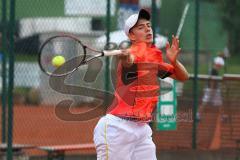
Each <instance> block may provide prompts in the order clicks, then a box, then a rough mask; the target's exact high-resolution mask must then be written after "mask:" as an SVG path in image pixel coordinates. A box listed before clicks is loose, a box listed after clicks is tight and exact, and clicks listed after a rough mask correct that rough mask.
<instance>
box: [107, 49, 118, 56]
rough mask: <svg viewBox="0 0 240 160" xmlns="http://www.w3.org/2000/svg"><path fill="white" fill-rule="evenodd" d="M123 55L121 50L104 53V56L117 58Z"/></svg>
mask: <svg viewBox="0 0 240 160" xmlns="http://www.w3.org/2000/svg"><path fill="white" fill-rule="evenodd" d="M120 54H122V51H121V50H112V51H103V56H116V55H120Z"/></svg>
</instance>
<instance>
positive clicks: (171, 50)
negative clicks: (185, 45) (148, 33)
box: [166, 36, 189, 81]
mask: <svg viewBox="0 0 240 160" xmlns="http://www.w3.org/2000/svg"><path fill="white" fill-rule="evenodd" d="M180 51H181V48H179V39H178V38H177V37H175V36H173V37H172V45H170V44H169V43H167V45H166V56H167V59H168V60H169V61H170V63H171V64H172V65H173V66H174V73H173V74H172V75H171V76H170V77H171V78H173V79H176V80H179V81H186V80H188V79H189V74H188V72H187V70H186V68H185V67H184V66H183V65H182V64H181V63H180V62H179V61H178V60H177V57H178V55H179V53H180Z"/></svg>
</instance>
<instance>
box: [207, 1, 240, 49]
mask: <svg viewBox="0 0 240 160" xmlns="http://www.w3.org/2000/svg"><path fill="white" fill-rule="evenodd" d="M205 1H207V2H211V3H215V4H216V5H218V6H219V9H220V11H221V15H220V17H221V20H222V24H223V28H224V29H225V30H226V32H227V34H228V47H229V49H230V52H231V53H232V54H237V53H238V52H239V49H240V9H239V8H240V0H230V1H229V0H205Z"/></svg>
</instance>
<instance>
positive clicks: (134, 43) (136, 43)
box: [131, 41, 152, 47]
mask: <svg viewBox="0 0 240 160" xmlns="http://www.w3.org/2000/svg"><path fill="white" fill-rule="evenodd" d="M131 43H132V44H133V45H138V44H143V43H145V44H146V46H147V47H152V43H147V42H135V41H132V42H131Z"/></svg>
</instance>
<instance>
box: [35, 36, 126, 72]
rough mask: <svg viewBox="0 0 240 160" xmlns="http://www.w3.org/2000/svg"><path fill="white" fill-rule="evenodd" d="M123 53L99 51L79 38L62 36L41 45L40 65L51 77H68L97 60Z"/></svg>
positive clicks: (53, 37)
mask: <svg viewBox="0 0 240 160" xmlns="http://www.w3.org/2000/svg"><path fill="white" fill-rule="evenodd" d="M121 53H122V51H121V50H117V49H111V50H103V51H98V50H95V49H93V48H90V47H88V46H87V45H85V44H83V43H82V42H81V41H80V40H79V38H78V37H75V36H73V35H69V34H61V35H56V36H52V37H50V38H48V39H47V40H46V41H45V42H44V43H43V44H42V45H41V47H40V50H39V54H38V56H39V57H38V63H39V66H40V69H41V70H42V71H43V72H44V73H45V74H47V75H49V76H66V75H68V74H71V73H73V72H74V71H76V70H77V69H78V68H79V67H80V66H81V65H85V64H87V63H88V62H89V61H92V60H94V59H96V58H99V57H104V56H115V55H119V54H121ZM56 58H57V59H56ZM53 60H54V61H53ZM57 65H58V66H57Z"/></svg>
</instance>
